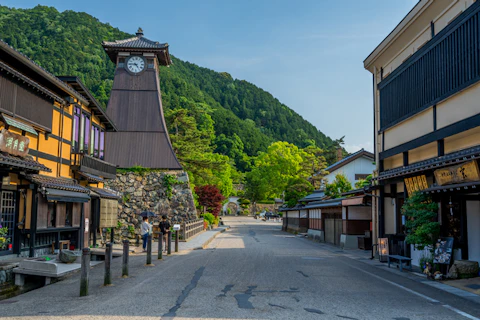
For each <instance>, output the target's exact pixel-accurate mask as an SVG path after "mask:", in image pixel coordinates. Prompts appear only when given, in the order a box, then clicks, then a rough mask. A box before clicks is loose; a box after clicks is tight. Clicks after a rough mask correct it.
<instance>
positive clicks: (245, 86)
mask: <svg viewBox="0 0 480 320" xmlns="http://www.w3.org/2000/svg"><path fill="white" fill-rule="evenodd" d="M130 36H132V35H131V34H128V33H125V32H122V31H120V30H118V29H117V28H114V27H112V26H110V25H109V24H105V23H101V22H100V21H99V20H98V19H96V18H94V17H92V16H90V15H88V14H86V13H80V12H73V11H64V12H58V11H57V10H56V9H55V8H52V7H45V6H37V7H35V8H33V9H13V8H7V7H4V6H0V38H1V39H3V40H5V41H6V42H8V43H9V44H10V45H12V46H13V47H14V48H16V49H18V50H20V51H21V52H23V53H25V54H26V55H27V56H28V57H30V58H32V59H33V60H35V61H36V62H37V63H39V64H40V65H41V66H43V67H45V68H46V69H47V70H49V71H50V72H52V73H54V74H57V75H76V76H79V77H80V78H81V79H82V81H83V82H84V83H85V84H86V85H87V87H88V88H89V89H90V90H91V91H92V92H93V93H94V95H95V96H96V97H97V98H98V100H99V101H100V102H101V103H103V104H104V105H106V104H107V102H108V96H109V91H110V89H111V86H112V79H113V73H114V65H113V63H112V62H110V60H109V59H108V57H107V55H106V54H105V53H104V50H103V48H102V46H101V43H102V41H103V40H115V39H124V38H127V37H130ZM147 36H148V33H147ZM154 40H160V41H168V40H169V39H154ZM171 49H172V52H171V53H173V54H175V48H173V47H172V48H171ZM161 73H162V75H161V81H162V82H161V84H162V90H163V99H164V105H165V107H166V108H172V109H173V108H176V107H179V106H182V97H183V98H186V99H187V100H189V101H194V102H198V103H206V104H208V105H209V106H210V107H212V108H213V113H212V117H213V119H214V121H215V133H216V135H217V136H219V135H221V134H224V135H225V136H226V137H229V138H232V137H233V134H234V133H236V134H237V135H238V136H239V137H240V139H241V140H242V142H243V143H244V147H245V152H246V153H247V154H248V155H250V156H252V155H255V154H256V153H257V152H258V151H265V150H266V148H267V146H268V145H269V144H270V143H271V142H273V141H277V140H282V141H288V142H291V143H294V144H296V145H298V146H300V147H303V146H305V145H308V144H310V143H309V142H307V140H313V141H315V143H316V145H317V146H320V147H326V146H329V145H331V144H332V140H331V139H330V138H328V137H326V136H325V135H324V134H323V133H322V132H320V131H318V130H317V129H316V128H315V127H314V126H313V125H312V124H310V123H309V122H307V121H305V120H304V119H303V118H302V117H301V116H300V115H298V114H297V113H296V112H294V111H293V110H291V109H290V108H288V107H287V106H285V105H283V104H281V103H280V102H279V101H278V100H277V99H275V98H274V97H273V96H272V95H271V94H269V93H268V92H265V91H264V90H262V89H260V88H258V87H256V86H255V85H253V84H251V83H249V82H247V81H243V80H237V79H233V78H232V77H231V76H230V75H229V74H228V73H218V72H215V71H212V70H209V69H206V68H201V67H198V66H197V65H195V64H192V63H188V62H183V61H181V60H179V59H175V58H174V64H173V66H171V67H170V68H163V69H162V71H161Z"/></svg>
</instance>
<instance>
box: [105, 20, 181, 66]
mask: <svg viewBox="0 0 480 320" xmlns="http://www.w3.org/2000/svg"><path fill="white" fill-rule="evenodd" d="M102 46H103V48H104V49H105V51H106V52H107V54H108V56H109V57H110V60H112V61H113V63H116V62H117V53H118V52H120V51H134V52H135V51H136V52H152V53H155V55H156V56H157V60H158V63H159V64H160V65H164V66H168V65H170V64H172V59H170V54H169V52H168V43H160V42H158V41H153V40H150V39H147V38H145V37H144V36H143V30H142V28H139V29H138V31H137V33H136V35H135V37H132V38H128V39H123V40H115V41H103V42H102Z"/></svg>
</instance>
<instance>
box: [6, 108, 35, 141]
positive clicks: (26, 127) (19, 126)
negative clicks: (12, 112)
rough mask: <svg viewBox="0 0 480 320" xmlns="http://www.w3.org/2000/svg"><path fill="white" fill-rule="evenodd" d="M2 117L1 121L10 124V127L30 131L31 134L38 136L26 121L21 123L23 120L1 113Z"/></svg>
mask: <svg viewBox="0 0 480 320" xmlns="http://www.w3.org/2000/svg"><path fill="white" fill-rule="evenodd" d="M2 118H3V121H4V122H5V123H6V124H7V125H9V126H11V127H15V128H17V129H20V130H22V131H25V132H30V133H31V134H33V135H35V136H38V132H37V131H36V130H35V129H33V127H32V126H31V125H28V124H26V123H23V122H20V121H18V120H17V119H14V118H12V117H10V116H7V115H6V114H4V113H2Z"/></svg>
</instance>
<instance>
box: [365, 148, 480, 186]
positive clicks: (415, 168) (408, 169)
mask: <svg viewBox="0 0 480 320" xmlns="http://www.w3.org/2000/svg"><path fill="white" fill-rule="evenodd" d="M478 158H480V146H476V147H472V148H468V149H465V150H461V151H457V152H452V153H449V154H447V155H445V156H441V157H437V158H433V159H428V160H424V161H419V162H417V163H414V164H411V165H409V166H405V167H400V168H395V169H390V170H386V171H383V172H381V173H380V174H379V175H378V177H376V178H375V179H374V180H385V179H390V178H395V177H398V176H403V175H407V174H412V173H416V172H420V171H424V170H428V169H439V168H442V167H446V166H449V165H454V164H459V163H462V162H465V161H469V160H474V159H478Z"/></svg>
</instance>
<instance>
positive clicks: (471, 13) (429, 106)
mask: <svg viewBox="0 0 480 320" xmlns="http://www.w3.org/2000/svg"><path fill="white" fill-rule="evenodd" d="M479 18H480V2H479V1H474V0H457V1H447V0H438V1H428V0H420V1H418V3H417V4H416V5H415V7H414V8H413V9H412V10H411V11H410V12H409V13H408V14H407V16H406V17H405V18H404V19H403V20H402V21H401V22H400V23H399V24H398V25H397V26H396V27H395V29H394V30H393V31H392V32H391V33H390V34H389V35H388V36H387V37H386V38H385V39H384V40H383V41H382V42H381V43H380V44H379V45H378V46H377V47H376V48H375V49H374V51H373V52H372V53H371V54H370V55H369V56H368V57H367V58H366V60H365V61H364V66H365V68H366V69H367V70H368V71H370V72H371V73H372V75H373V94H374V95H373V96H374V125H375V129H374V139H375V143H374V145H375V158H376V164H377V168H376V170H377V177H376V180H377V181H378V187H377V190H376V191H374V192H375V195H376V197H378V201H376V200H374V201H373V213H374V215H373V216H374V221H373V225H374V227H373V232H374V236H373V238H374V240H375V239H376V238H383V237H387V236H388V237H390V239H391V245H390V247H392V245H393V247H396V248H399V249H398V250H399V252H393V253H394V254H395V253H396V254H402V255H408V254H411V256H412V258H414V260H413V263H414V264H418V252H415V251H414V250H412V248H411V247H410V246H405V243H404V239H405V234H404V224H405V220H404V218H403V217H402V214H401V207H402V205H403V203H404V201H405V199H406V198H407V197H408V196H409V194H411V192H414V191H422V192H428V193H430V194H432V195H433V199H434V200H435V201H436V202H438V204H439V210H438V222H439V223H440V224H441V229H442V233H441V235H442V236H451V237H453V238H454V239H455V241H454V247H455V248H456V249H457V250H456V258H457V259H469V260H475V261H479V262H480V231H479V230H480V195H479V192H478V187H479V186H480V176H479V172H478V163H477V159H478V158H479V157H480V142H479V141H480V105H479V104H478V101H479V98H480V67H479V66H480V50H479V48H480V40H479V35H480V31H479V30H480V24H479V23H480V22H479V21H480V19H479ZM420 254H422V253H420Z"/></svg>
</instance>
